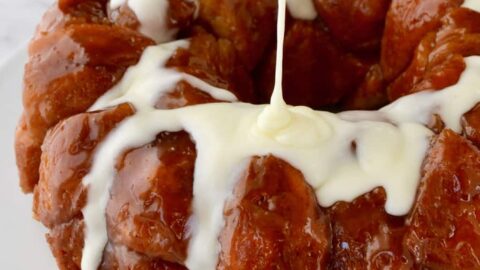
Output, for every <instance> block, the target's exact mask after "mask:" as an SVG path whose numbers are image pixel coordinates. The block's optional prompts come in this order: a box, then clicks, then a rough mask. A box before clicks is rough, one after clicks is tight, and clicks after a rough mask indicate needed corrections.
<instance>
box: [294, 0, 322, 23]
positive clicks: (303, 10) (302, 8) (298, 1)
mask: <svg viewBox="0 0 480 270" xmlns="http://www.w3.org/2000/svg"><path fill="white" fill-rule="evenodd" d="M287 5H288V11H289V12H290V15H292V17H294V18H295V19H300V20H308V21H311V20H314V19H315V18H317V11H316V10H315V5H314V4H313V0H287Z"/></svg>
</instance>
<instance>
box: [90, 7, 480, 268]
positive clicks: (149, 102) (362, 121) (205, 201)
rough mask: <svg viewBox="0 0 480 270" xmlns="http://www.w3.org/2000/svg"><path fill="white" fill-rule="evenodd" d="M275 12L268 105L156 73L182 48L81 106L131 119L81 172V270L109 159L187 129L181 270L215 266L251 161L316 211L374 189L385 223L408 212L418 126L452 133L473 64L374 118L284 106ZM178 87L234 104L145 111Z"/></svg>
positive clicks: (100, 218)
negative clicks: (305, 190) (437, 125)
mask: <svg viewBox="0 0 480 270" xmlns="http://www.w3.org/2000/svg"><path fill="white" fill-rule="evenodd" d="M130 1H131V2H133V1H132V0H130ZM130 1H129V2H130ZM139 2H141V1H139ZM300 2H302V3H303V1H298V3H300ZM474 2H475V3H474ZM309 3H310V2H309ZM477 3H478V2H476V1H466V2H465V7H468V8H472V9H475V10H477V11H480V4H477ZM285 7H286V1H285V0H280V1H279V19H278V50H277V69H276V76H277V77H276V87H275V91H274V94H273V95H272V102H271V104H270V105H252V104H246V103H238V102H234V101H236V98H235V97H234V96H233V95H232V94H231V93H230V92H228V91H226V90H223V89H218V88H215V87H212V86H210V85H208V84H206V83H205V82H203V81H201V80H199V79H197V78H194V77H192V76H190V75H187V74H182V73H180V72H178V71H176V70H174V69H168V68H165V67H163V66H164V65H165V63H166V61H167V60H168V59H169V57H170V56H171V55H172V54H173V53H174V51H175V50H176V49H177V48H179V47H187V46H188V41H186V40H182V41H176V42H172V43H167V44H162V45H157V46H152V47H149V48H147V49H146V50H145V52H144V54H143V56H142V58H141V60H140V62H139V63H138V64H137V65H136V66H133V67H131V68H130V69H129V70H128V71H127V73H126V74H125V76H124V78H123V79H122V80H121V82H120V83H119V84H118V85H117V86H115V87H114V88H113V89H111V90H110V91H109V92H108V93H106V94H105V95H104V96H103V97H101V98H100V99H99V100H98V101H97V103H96V104H95V105H94V106H93V107H92V108H91V110H98V109H103V108H107V107H109V106H113V105H116V104H120V103H124V102H129V103H131V104H132V105H133V106H134V107H135V108H136V110H137V113H136V114H135V115H133V116H131V117H130V118H128V119H126V120H125V121H124V122H123V123H122V124H121V125H120V126H119V127H118V128H116V129H115V130H114V131H112V132H111V134H110V135H109V136H108V137H107V139H106V140H105V141H104V142H103V143H102V144H101V145H100V147H99V149H97V152H96V155H95V159H94V162H93V166H92V168H91V171H90V173H89V174H88V175H87V176H86V177H85V178H84V179H83V184H84V185H86V186H88V189H89V193H88V202H87V205H86V207H85V208H84V209H83V214H84V221H85V235H86V239H85V247H84V250H83V257H82V269H84V270H95V269H97V267H98V265H99V263H100V262H101V259H102V253H103V249H104V247H105V244H106V242H107V239H108V238H107V227H106V221H105V207H106V204H107V200H108V197H109V189H110V186H111V185H112V181H113V179H114V176H115V166H114V165H115V160H116V157H118V156H119V155H120V154H121V153H122V152H123V151H125V150H127V149H129V148H133V147H139V146H141V145H144V144H147V143H149V142H151V141H152V140H153V139H154V138H155V136H156V135H157V134H158V133H160V132H164V131H171V132H174V131H181V130H185V131H187V132H188V133H189V134H190V136H191V137H192V139H193V141H194V142H195V144H196V148H197V153H198V155H197V160H196V164H195V173H194V187H193V205H192V209H193V214H192V217H191V220H190V223H189V224H190V231H191V236H190V242H189V248H188V258H187V260H186V262H185V264H186V266H187V267H188V268H189V269H191V270H209V269H215V268H216V265H217V261H218V254H219V250H220V245H219V243H218V236H219V233H220V231H221V229H222V227H223V225H224V220H223V207H224V203H225V201H226V200H227V199H228V198H229V196H231V195H232V191H233V187H234V185H235V183H236V181H237V180H238V174H239V173H240V172H241V171H242V169H244V168H245V165H246V164H247V163H248V161H249V159H250V158H251V157H252V156H256V155H268V154H273V155H275V156H277V157H279V158H281V159H284V160H285V161H287V162H289V163H290V164H291V165H292V166H294V167H296V168H297V169H299V170H300V171H301V172H302V173H303V174H304V176H305V179H306V180H307V182H308V183H309V184H310V185H311V186H312V188H313V189H314V190H315V193H316V195H317V199H318V202H319V204H320V205H322V206H324V207H329V206H331V205H332V204H334V203H335V202H337V201H352V200H353V199H355V198H356V197H358V196H360V195H362V194H364V193H366V192H368V191H370V190H372V189H374V188H375V187H379V186H381V187H383V188H384V189H385V191H386V193H387V202H386V206H385V208H386V211H387V212H388V213H390V214H392V215H405V214H407V213H408V211H409V210H410V208H411V206H412V204H413V202H414V199H415V193H416V190H417V187H418V182H419V179H420V170H421V165H422V162H423V159H424V157H425V154H426V151H427V149H428V146H429V141H430V138H431V136H432V135H433V133H432V132H431V131H430V130H429V129H428V128H427V127H426V125H427V124H428V122H429V121H430V120H431V117H432V116H433V115H434V114H438V115H440V116H441V117H442V119H443V121H444V122H445V125H446V126H447V127H448V128H451V129H453V130H455V131H460V129H461V127H460V118H461V116H462V115H463V114H464V113H466V112H467V111H469V110H470V109H471V108H472V107H473V106H474V105H475V104H476V103H478V102H479V101H480V76H478V74H480V56H473V57H468V58H465V63H466V69H465V71H464V72H463V74H462V76H461V78H460V80H459V82H458V83H457V84H456V85H453V86H451V87H448V88H446V89H443V90H441V91H436V92H433V91H431V92H421V93H417V94H413V95H410V96H406V97H404V98H401V99H399V100H397V101H396V102H394V103H392V104H390V105H389V106H387V107H384V108H382V109H381V110H379V111H370V112H358V111H356V112H355V111H354V112H344V113H340V114H333V113H329V112H323V111H314V110H312V109H310V108H307V107H302V106H300V107H292V106H288V105H287V104H285V101H284V100H283V98H282V91H281V76H282V70H281V66H282V65H281V64H282V56H283V33H284V23H285V14H284V13H285ZM289 8H290V11H292V8H291V6H289ZM309 9H313V5H312V6H311V7H309ZM180 80H185V81H187V82H189V83H190V84H192V85H193V86H195V87H197V88H198V89H200V90H202V91H205V92H206V93H208V94H210V95H211V96H213V97H215V98H217V99H219V100H225V101H232V102H234V103H215V104H205V105H197V106H190V107H184V108H180V109H173V110H158V109H155V108H154V103H155V101H156V100H157V99H158V98H159V97H161V96H162V95H164V94H165V93H167V92H168V91H169V90H171V89H173V88H174V86H175V85H176V83H177V82H179V81H180ZM140 131H141V132H140ZM352 145H355V147H352ZM393 153H394V154H393Z"/></svg>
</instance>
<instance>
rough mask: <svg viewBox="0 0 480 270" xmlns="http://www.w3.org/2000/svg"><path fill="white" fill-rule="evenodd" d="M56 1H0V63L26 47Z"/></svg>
mask: <svg viewBox="0 0 480 270" xmlns="http://www.w3.org/2000/svg"><path fill="white" fill-rule="evenodd" d="M53 2H54V0H0V62H3V61H4V60H5V59H6V58H8V57H9V56H11V55H12V54H13V53H14V52H15V51H16V50H18V49H19V48H21V47H22V46H25V45H26V44H27V42H28V40H29V39H30V37H31V36H32V33H33V31H34V29H35V26H36V25H37V23H38V22H39V21H40V18H41V17H42V14H43V13H44V12H45V10H46V9H47V8H48V7H49V6H50V5H51V3H53Z"/></svg>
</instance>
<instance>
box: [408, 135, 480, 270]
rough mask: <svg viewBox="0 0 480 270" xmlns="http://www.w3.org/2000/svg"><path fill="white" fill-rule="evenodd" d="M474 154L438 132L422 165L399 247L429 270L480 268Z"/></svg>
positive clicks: (477, 156) (477, 154)
mask: <svg viewBox="0 0 480 270" xmlns="http://www.w3.org/2000/svg"><path fill="white" fill-rule="evenodd" d="M479 168H480V151H479V150H478V148H476V147H475V146H473V145H472V144H471V143H470V142H469V141H468V140H466V139H465V138H464V137H462V136H460V135H458V134H455V133H454V132H452V131H450V130H445V131H443V132H442V133H441V134H440V135H439V136H438V138H437V139H436V141H435V143H434V144H433V146H432V149H431V151H430V153H429V156H428V157H427V159H426V161H425V167H424V173H423V174H424V176H423V179H422V183H421V185H420V187H419V191H418V198H417V202H416V204H415V206H414V208H413V210H412V213H411V214H410V216H409V217H408V220H407V224H409V226H408V227H407V232H406V235H405V237H404V246H405V247H406V248H407V249H408V250H409V251H410V252H411V254H413V256H414V258H415V260H416V263H418V264H420V265H422V266H423V267H425V268H429V269H478V268H479V267H480V261H479V259H478V258H479V256H480V227H479V222H478V220H479V214H480V171H479Z"/></svg>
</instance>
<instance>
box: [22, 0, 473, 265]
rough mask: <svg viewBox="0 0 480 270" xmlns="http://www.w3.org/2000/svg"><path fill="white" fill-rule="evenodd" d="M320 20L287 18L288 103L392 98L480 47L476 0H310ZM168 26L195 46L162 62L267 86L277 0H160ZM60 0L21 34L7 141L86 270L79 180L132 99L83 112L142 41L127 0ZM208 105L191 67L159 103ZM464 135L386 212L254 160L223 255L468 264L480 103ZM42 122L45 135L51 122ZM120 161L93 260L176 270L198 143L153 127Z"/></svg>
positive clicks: (313, 261)
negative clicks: (414, 191)
mask: <svg viewBox="0 0 480 270" xmlns="http://www.w3.org/2000/svg"><path fill="white" fill-rule="evenodd" d="M314 2H315V6H316V9H317V12H318V14H319V17H318V18H317V19H316V20H314V21H311V22H306V21H299V20H295V19H293V18H291V17H289V18H288V22H287V31H286V44H285V64H284V70H285V71H284V91H285V92H284V93H285V97H286V99H287V102H289V103H290V104H297V105H310V106H313V107H315V108H329V109H332V110H340V109H358V108H376V107H378V106H380V105H382V104H385V103H387V102H389V101H392V100H394V99H396V98H398V97H400V96H403V95H407V94H410V93H413V92H417V91H422V90H426V89H431V88H433V89H441V88H443V87H446V86H449V85H452V84H454V83H455V82H456V81H457V80H458V78H459V76H460V74H461V72H462V71H463V69H464V68H465V64H464V62H463V57H464V56H469V55H474V54H480V52H479V48H480V35H479V33H480V15H479V14H478V13H475V12H473V11H470V10H467V9H461V8H457V7H458V6H459V5H460V4H461V3H462V1H461V0H424V1H417V0H392V1H389V0H377V1H375V0H358V1H357V0H355V1H343V0H336V1H334V0H315V1H314ZM169 3H170V5H171V6H172V7H175V8H174V9H171V10H170V11H169V13H168V16H169V18H170V19H171V21H170V23H171V24H170V26H171V27H176V28H179V34H178V36H179V37H184V36H185V37H190V38H191V40H190V46H189V47H188V48H185V49H179V50H177V52H176V53H175V54H174V55H173V56H172V58H171V59H170V60H169V61H168V63H167V66H168V67H169V68H175V69H177V70H179V71H181V72H185V73H189V74H192V75H194V76H196V77H198V78H201V79H202V80H204V81H206V82H208V83H210V84H212V85H214V86H217V87H222V88H226V89H228V90H229V91H231V92H232V93H234V94H235V95H237V97H238V98H239V100H241V101H245V102H253V103H262V102H263V103H264V102H266V101H267V100H268V98H269V95H270V92H271V86H272V79H273V67H274V64H275V59H274V57H273V56H274V52H275V31H274V26H275V15H276V8H277V7H276V1H274V0H260V1H258V0H255V1H253V0H247V1H245V0H228V1H227V0H200V1H199V3H200V12H199V17H198V18H197V19H196V20H194V19H193V18H192V12H193V11H192V6H191V2H189V1H183V0H170V1H169ZM106 5H107V1H104V0H61V1H59V3H58V4H57V5H55V6H53V7H52V8H51V9H50V10H49V11H48V12H47V14H46V15H45V17H44V19H43V20H42V23H41V24H40V25H39V27H38V30H37V32H36V34H35V36H34V38H33V40H32V42H31V45H30V50H29V53H30V58H29V63H28V64H27V69H26V73H25V89H24V108H25V110H24V113H23V116H22V119H21V121H20V123H19V126H18V129H17V139H16V152H17V162H18V165H19V169H20V174H21V184H22V188H23V189H24V190H25V191H27V192H31V191H32V190H34V215H35V217H36V218H37V219H38V220H39V221H41V222H42V223H43V224H44V225H45V226H46V227H47V228H48V229H49V230H50V232H49V233H48V235H47V240H48V242H49V244H50V247H51V249H52V252H53V254H54V255H55V257H56V259H57V263H58V266H59V268H60V269H62V270H76V269H80V267H79V265H80V261H81V256H82V248H83V238H84V235H83V229H84V224H83V217H82V213H81V209H82V208H83V206H84V205H85V202H86V196H87V194H86V189H85V188H84V187H83V185H82V184H81V180H82V178H83V176H85V175H86V174H87V173H88V172H89V170H90V167H91V165H92V158H93V157H94V154H95V151H96V149H97V147H98V145H99V144H100V143H101V142H102V141H103V140H104V139H105V137H106V136H108V134H109V132H110V131H111V130H113V129H114V128H115V127H116V126H117V125H118V124H119V123H120V122H121V121H122V120H124V119H126V118H127V117H129V116H131V115H132V114H134V108H132V107H131V106H130V105H128V104H122V105H119V106H117V107H114V108H109V109H107V110H105V111H100V112H90V113H86V112H85V111H86V110H87V109H88V108H89V107H90V106H91V105H92V104H93V102H95V100H96V99H97V98H98V97H99V96H101V95H102V94H103V93H105V92H106V91H108V90H109V89H110V88H111V87H112V86H113V85H115V83H116V82H118V81H119V80H120V79H121V77H122V76H123V73H124V72H125V70H126V69H127V68H128V67H129V66H131V65H134V64H135V63H137V61H138V59H139V57H140V55H141V54H142V52H143V50H144V48H145V47H146V46H149V45H152V44H153V41H152V40H150V39H149V38H147V37H145V36H143V35H141V34H140V33H138V32H137V29H138V21H137V19H136V18H135V16H134V14H132V13H131V10H128V8H127V7H126V6H123V7H121V8H120V9H119V10H109V9H108V8H107V6H106ZM211 102H217V100H215V99H214V98H212V97H211V96H210V95H208V94H206V93H204V92H202V91H199V90H198V89H195V88H194V87H192V86H191V85H190V84H188V83H187V82H185V81H181V82H179V83H178V84H177V85H176V86H175V87H174V89H172V91H170V92H168V93H167V94H166V95H165V96H163V97H162V98H160V99H159V100H157V102H156V108H158V109H172V108H179V107H184V106H190V105H195V104H203V103H211ZM462 126H463V132H464V134H460V135H459V134H455V133H453V132H452V131H449V130H444V126H443V123H442V121H441V119H438V118H435V119H432V125H431V127H432V128H433V129H434V131H435V132H436V133H437V134H439V135H438V136H437V137H436V138H435V139H434V141H433V142H432V149H431V150H430V152H429V155H428V158H427V160H426V161H425V166H424V168H423V178H422V181H421V186H420V189H419V193H418V198H417V202H416V204H415V206H414V208H413V210H412V212H411V214H409V215H408V216H406V217H392V216H390V215H388V214H387V213H386V212H385V211H384V204H385V192H384V191H383V190H382V189H376V190H374V191H372V192H369V193H367V194H365V195H363V196H361V197H359V198H357V199H356V200H354V201H353V202H351V203H346V202H339V203H337V204H335V205H334V206H333V207H331V208H329V209H322V208H320V207H319V206H318V205H317V202H316V199H315V194H313V192H312V190H311V188H310V187H309V186H308V185H307V184H306V183H305V181H304V178H303V175H302V174H301V173H300V172H299V171H298V170H297V169H295V168H293V167H292V166H291V165H289V164H287V163H285V162H284V161H282V160H280V159H278V158H275V157H272V156H264V157H255V158H252V160H251V161H250V162H249V164H248V167H247V169H246V170H245V171H244V172H243V174H241V177H240V178H239V180H238V182H237V184H236V186H235V189H234V190H235V192H234V196H233V197H232V198H231V200H229V201H228V203H227V205H225V209H224V213H225V222H226V226H225V228H224V229H223V230H222V233H221V236H220V238H219V242H220V244H221V252H220V257H219V264H218V269H478V268H479V267H480V263H479V261H478V258H479V256H480V244H479V243H480V240H479V239H480V233H479V231H480V230H479V228H477V227H478V222H477V221H478V217H477V214H478V213H479V210H478V209H477V208H478V207H477V205H478V190H480V183H478V179H480V178H479V175H478V172H477V171H478V167H479V166H480V164H478V162H480V159H479V158H478V149H477V148H476V147H477V146H479V145H480V135H479V130H480V109H479V108H478V106H477V107H475V108H473V109H472V110H471V111H470V112H468V113H467V114H465V115H464V117H463V119H462ZM45 136H46V137H45ZM112 158H116V162H117V163H116V164H117V166H116V170H117V174H116V177H115V179H114V182H113V186H112V189H111V194H110V195H111V197H110V200H109V202H108V205H107V210H106V218H107V224H108V236H109V241H108V244H107V246H106V247H105V250H104V254H103V260H102V263H101V265H100V267H99V269H104V270H112V269H121V270H124V269H125V270H127V269H139V270H149V269H165V270H179V269H182V270H183V269H186V268H185V266H184V263H185V258H186V256H187V246H188V241H189V237H190V235H189V229H190V228H189V220H190V213H191V209H190V207H191V200H192V185H193V172H194V169H195V168H194V162H195V159H196V149H195V144H194V142H192V140H191V139H190V137H189V135H188V134H187V133H185V132H178V133H161V134H158V136H157V137H156V139H155V140H154V141H153V142H151V143H149V144H147V145H144V146H142V147H138V148H135V149H129V150H127V151H126V152H124V153H122V155H121V156H119V157H112Z"/></svg>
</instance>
